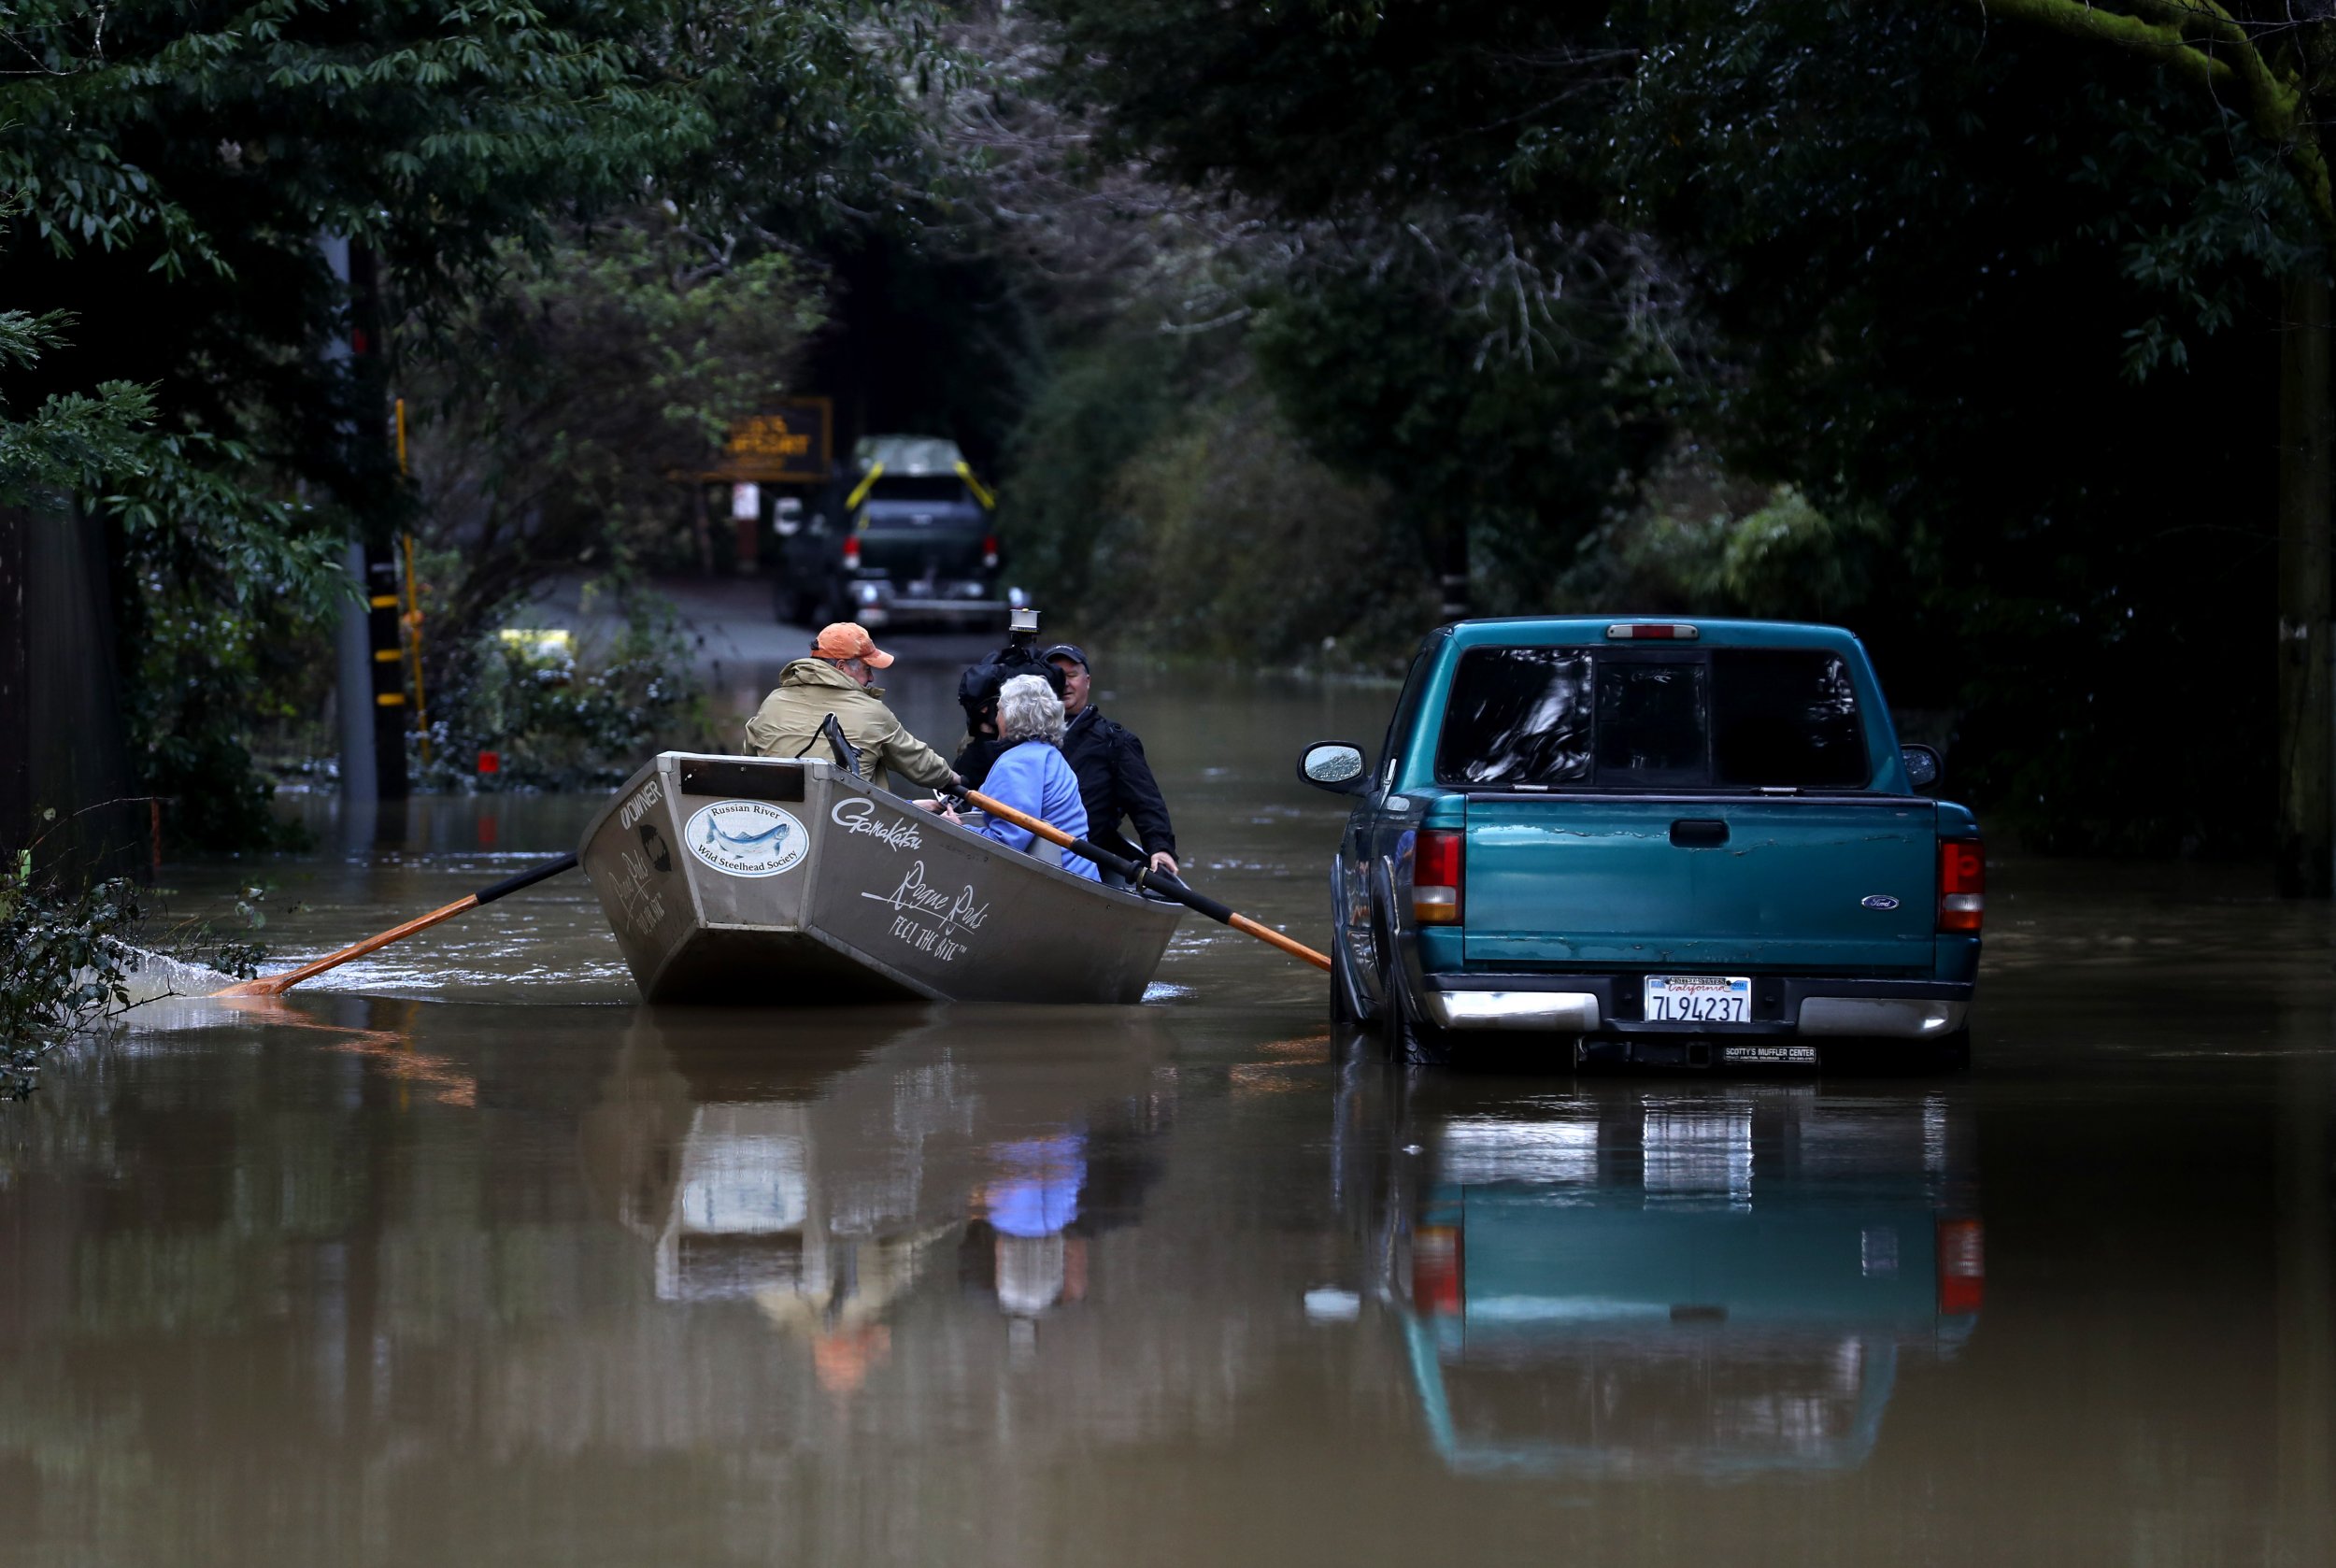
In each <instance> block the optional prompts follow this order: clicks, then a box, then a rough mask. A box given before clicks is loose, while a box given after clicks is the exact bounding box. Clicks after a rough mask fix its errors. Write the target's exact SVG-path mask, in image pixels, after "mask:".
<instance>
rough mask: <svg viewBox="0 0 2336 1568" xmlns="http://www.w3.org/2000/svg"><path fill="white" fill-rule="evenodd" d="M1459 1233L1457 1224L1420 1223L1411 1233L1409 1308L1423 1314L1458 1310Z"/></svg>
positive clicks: (1425, 1315)
mask: <svg viewBox="0 0 2336 1568" xmlns="http://www.w3.org/2000/svg"><path fill="white" fill-rule="evenodd" d="M1462 1290H1463V1287H1462V1284H1461V1280H1460V1230H1459V1228H1458V1227H1457V1226H1450V1225H1422V1226H1421V1227H1420V1228H1419V1229H1418V1230H1417V1231H1414V1232H1413V1233H1412V1236H1411V1309H1412V1310H1413V1311H1414V1312H1417V1313H1418V1314H1420V1315H1421V1316H1422V1317H1429V1316H1432V1315H1434V1314H1436V1313H1446V1312H1458V1311H1459V1310H1460V1306H1461V1304H1462Z"/></svg>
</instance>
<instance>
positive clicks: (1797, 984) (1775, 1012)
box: [1419, 975, 1972, 1040]
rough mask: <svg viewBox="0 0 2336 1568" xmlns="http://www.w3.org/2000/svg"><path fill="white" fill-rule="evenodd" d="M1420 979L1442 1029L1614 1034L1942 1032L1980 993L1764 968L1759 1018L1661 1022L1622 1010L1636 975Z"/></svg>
mask: <svg viewBox="0 0 2336 1568" xmlns="http://www.w3.org/2000/svg"><path fill="white" fill-rule="evenodd" d="M1421 978H1422V980H1423V981H1424V982H1425V983H1424V984H1423V985H1422V986H1421V988H1420V998H1419V999H1420V1003H1421V1008H1420V1011H1421V1012H1422V1013H1423V1014H1425V1015H1426V1017H1427V1019H1428V1021H1430V1022H1431V1023H1433V1024H1434V1025H1436V1026H1437V1027H1438V1028H1441V1029H1469V1030H1477V1029H1485V1030H1492V1029H1503V1030H1524V1031H1536V1032H1542V1033H1566V1034H1596V1035H1606V1036H1626V1035H1646V1036H1659V1035H1674V1036H1676V1035H1693V1036H1697V1037H1699V1038H1704V1039H1718V1038H1723V1037H1725V1038H1733V1037H1737V1036H1755V1035H1762V1034H1772V1035H1773V1034H1799V1035H1819V1036H1830V1037H1841V1036H1859V1037H1864V1038H1881V1039H1902V1040H1928V1039H1937V1038H1940V1037H1943V1036H1945V1035H1948V1034H1952V1033H1955V1032H1956V1031H1957V1030H1959V1029H1960V1028H1962V1026H1963V1020H1964V1019H1965V1018H1966V1017H1968V1016H1969V1014H1970V1010H1971V994H1972V987H1971V985H1970V984H1969V982H1959V981H1951V980H1865V979H1828V978H1825V977H1822V976H1784V975H1763V976H1759V977H1758V978H1756V979H1755V981H1754V982H1753V997H1754V1005H1753V1017H1752V1021H1750V1022H1748V1023H1726V1024H1715V1023H1659V1022H1648V1021H1645V1020H1643V1019H1636V1018H1629V1017H1625V1016H1622V1015H1623V1014H1625V1013H1628V1012H1634V1011H1636V1007H1635V1006H1634V1005H1632V1004H1635V1002H1636V1000H1637V984H1638V981H1637V977H1636V976H1607V975H1427V976H1421ZM1617 992H1620V993H1623V994H1620V995H1617ZM1617 1004H1620V1005H1617Z"/></svg>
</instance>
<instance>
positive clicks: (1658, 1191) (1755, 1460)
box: [1378, 1083, 1985, 1477]
mask: <svg viewBox="0 0 2336 1568" xmlns="http://www.w3.org/2000/svg"><path fill="white" fill-rule="evenodd" d="M1405 1094H1406V1095H1407V1096H1408V1097H1409V1100H1410V1103H1409V1104H1408V1105H1407V1106H1406V1107H1405V1109H1404V1110H1403V1112H1402V1113H1399V1117H1398V1126H1399V1128H1402V1129H1403V1135H1401V1136H1399V1137H1398V1138H1397V1139H1396V1140H1395V1144H1394V1147H1396V1148H1397V1149H1398V1150H1399V1152H1397V1153H1395V1154H1393V1155H1392V1156H1391V1157H1390V1165H1389V1179H1388V1184H1387V1190H1388V1191H1389V1195H1390V1211H1391V1215H1392V1219H1393V1223H1392V1224H1391V1225H1390V1226H1389V1227H1387V1228H1386V1229H1384V1230H1381V1231H1380V1232H1379V1234H1380V1235H1381V1237H1383V1238H1384V1241H1383V1246H1382V1247H1381V1248H1380V1249H1379V1258H1378V1262H1379V1266H1380V1275H1381V1277H1380V1280H1379V1289H1380V1291H1381V1293H1382V1295H1383V1297H1384V1298H1385V1299H1386V1301H1387V1302H1388V1304H1389V1305H1390V1306H1391V1307H1392V1308H1393V1311H1394V1316H1395V1318H1396V1320H1397V1322H1398V1323H1399V1324H1400V1325H1401V1332H1402V1334H1403V1342H1404V1349H1405V1352H1406V1354H1407V1358H1408V1361H1409V1366H1410V1372H1411V1379H1412V1382H1413V1385H1414V1387H1415V1388H1416V1390H1417V1394H1418V1398H1419V1402H1420V1408H1421V1412H1422V1414H1423V1416H1424V1418H1425V1421H1426V1425H1427V1430H1428V1433H1429V1436H1430V1438H1431V1440H1432V1442H1433V1443H1434V1445H1435V1447H1436V1449H1437V1451H1438V1453H1439V1454H1440V1455H1441V1456H1442V1458H1443V1459H1444V1461H1445V1462H1446V1464H1448V1465H1449V1466H1451V1467H1452V1468H1453V1469H1455V1470H1458V1471H1473V1472H1503V1471H1517V1472H1542V1473H1550V1474H1566V1475H1607V1476H1612V1475H1649V1474H1683V1473H1684V1474H1700V1475H1707V1476H1714V1477H1724V1476H1728V1475H1748V1474H1752V1473H1756V1472H1762V1471H1774V1470H1796V1469H1798V1470H1829V1469H1830V1470H1839V1469H1846V1468H1851V1467H1855V1466H1857V1465H1859V1464H1860V1463H1862V1462H1863V1461H1865V1459H1866V1457H1867V1456H1868V1455H1869V1454H1870V1453H1871V1452H1872V1451H1873V1445H1874V1441H1875V1438H1876V1437H1877V1435H1878V1434H1879V1433H1880V1431H1881V1427H1882V1421H1883V1418H1884V1415H1885V1413H1886V1411H1887V1408H1888V1405H1889V1401H1890V1394H1891V1390H1892V1388H1893V1386H1894V1383H1895V1380H1896V1378H1897V1376H1898V1372H1899V1368H1900V1366H1901V1364H1902V1361H1903V1360H1904V1359H1906V1358H1909V1357H1936V1358H1944V1357H1951V1356H1953V1355H1954V1354H1955V1352H1956V1351H1957V1349H1958V1348H1959V1347H1960V1346H1961V1345H1962V1344H1963V1343H1964V1342H1965V1341H1966V1340H1967V1339H1969V1338H1970V1336H1971V1334H1972V1333H1973V1330H1974V1328H1975V1327H1976V1324H1977V1321H1978V1315H1979V1309H1980V1305H1981V1294H1982V1291H1983V1289H1984V1284H1985V1277H1984V1256H1983V1251H1982V1246H1981V1232H1980V1221H1979V1219H1978V1217H1977V1213H1976V1207H1975V1202H1974V1200H1975V1192H1974V1190H1973V1171H1972V1170H1971V1168H1970V1165H1971V1162H1970V1160H1969V1157H1968V1152H1967V1151H1968V1147H1969V1143H1970V1137H1969V1127H1968V1125H1967V1119H1966V1118H1965V1117H1964V1115H1963V1114H1962V1113H1961V1111H1960V1108H1959V1106H1958V1105H1955V1104H1954V1103H1952V1102H1951V1101H1950V1100H1948V1099H1946V1098H1944V1097H1943V1096H1929V1097H1925V1096H1919V1095H1916V1096H1912V1097H1908V1098H1905V1099H1882V1098H1848V1097H1845V1096H1840V1095H1831V1094H1826V1093H1822V1092H1819V1091H1817V1090H1814V1089H1809V1088H1787V1089H1781V1090H1737V1091H1734V1092H1725V1091H1720V1092H1711V1093H1702V1092H1695V1093H1680V1092H1671V1091H1662V1092H1658V1091H1652V1090H1624V1089H1602V1090H1585V1091H1582V1092H1579V1093H1574V1094H1569V1095H1561V1096H1557V1097H1554V1098H1550V1097H1537V1098H1536V1099H1534V1100H1533V1101H1531V1102H1530V1103H1529V1104H1526V1105H1519V1104H1517V1103H1516V1102H1510V1103H1508V1104H1505V1105H1503V1104H1498V1103H1495V1104H1484V1103H1481V1098H1480V1100H1479V1103H1474V1104H1472V1103H1470V1101H1469V1099H1468V1097H1467V1090H1466V1089H1465V1087H1464V1086H1452V1085H1436V1084H1432V1083H1421V1084H1418V1085H1414V1086H1411V1087H1410V1088H1409V1089H1408V1090H1406V1091H1405ZM1432 1097H1441V1100H1442V1103H1441V1104H1429V1103H1426V1102H1427V1101H1428V1100H1429V1099H1431V1098H1432Z"/></svg>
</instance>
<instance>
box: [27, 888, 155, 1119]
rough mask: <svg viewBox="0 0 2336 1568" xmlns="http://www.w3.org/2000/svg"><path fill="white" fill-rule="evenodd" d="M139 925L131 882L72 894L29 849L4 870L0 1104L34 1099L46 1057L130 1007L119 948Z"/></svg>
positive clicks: (135, 899)
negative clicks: (36, 864)
mask: <svg viewBox="0 0 2336 1568" xmlns="http://www.w3.org/2000/svg"><path fill="white" fill-rule="evenodd" d="M137 919H138V906H137V896H136V893H135V890H134V889H133V888H132V887H131V885H130V884H129V883H128V882H127V881H122V880H119V879H117V880H114V881H107V882H101V883H98V884H97V885H96V886H94V887H93V888H90V889H89V890H88V891H84V892H81V893H78V894H72V893H67V892H64V891H60V890H59V889H58V888H57V887H56V886H55V885H54V884H53V883H52V882H50V881H49V880H47V879H46V878H39V877H35V875H34V873H33V856H32V851H30V850H29V849H27V850H21V851H20V852H18V854H17V855H16V856H15V857H14V859H13V861H11V862H0V1099H21V1098H23V1097H24V1096H25V1095H27V1094H29V1093H31V1092H32V1090H33V1083H34V1078H35V1075H36V1070H37V1068H38V1065H39V1062H40V1059H41V1058H42V1057H44V1056H46V1055H47V1054H48V1053H49V1052H50V1051H51V1050H53V1049H55V1048H57V1047H58V1046H59V1045H61V1044H63V1043H64V1041H66V1040H68V1039H70V1038H71V1037H72V1036H73V1035H74V1034H75V1033H78V1032H79V1031H80V1030H83V1029H86V1028H88V1027H89V1026H90V1025H91V1024H92V1023H93V1022H95V1021H96V1020H97V1019H100V1018H102V1017H103V1016H104V1015H105V1014H106V1013H107V1011H109V1010H111V1009H114V1008H118V1007H122V1006H126V1005H128V1004H129V1000H130V993H129V988H128V986H127V985H126V984H125V982H124V978H123V970H124V957H123V953H122V949H121V941H122V938H123V936H124V935H125V934H127V933H128V932H130V931H131V930H132V929H134V928H135V925H136V922H137Z"/></svg>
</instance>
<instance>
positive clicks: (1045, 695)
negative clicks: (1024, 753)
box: [998, 675, 1062, 746]
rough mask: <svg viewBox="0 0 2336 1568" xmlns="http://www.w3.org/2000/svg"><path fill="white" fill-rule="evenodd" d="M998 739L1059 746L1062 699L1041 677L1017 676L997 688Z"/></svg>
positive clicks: (1060, 741)
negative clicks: (1041, 741)
mask: <svg viewBox="0 0 2336 1568" xmlns="http://www.w3.org/2000/svg"><path fill="white" fill-rule="evenodd" d="M998 737H999V738H1000V739H1001V740H1043V741H1045V742H1046V743H1047V745H1049V746H1061V744H1062V699H1061V697H1058V696H1056V695H1055V694H1054V688H1053V687H1052V686H1049V685H1048V684H1047V680H1046V677H1043V676H1034V675H1018V676H1016V677H1014V678H1013V679H1012V680H1009V681H1007V682H1006V683H1005V684H1004V686H1001V687H999V688H998Z"/></svg>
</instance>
